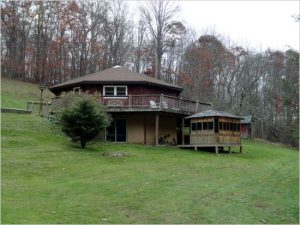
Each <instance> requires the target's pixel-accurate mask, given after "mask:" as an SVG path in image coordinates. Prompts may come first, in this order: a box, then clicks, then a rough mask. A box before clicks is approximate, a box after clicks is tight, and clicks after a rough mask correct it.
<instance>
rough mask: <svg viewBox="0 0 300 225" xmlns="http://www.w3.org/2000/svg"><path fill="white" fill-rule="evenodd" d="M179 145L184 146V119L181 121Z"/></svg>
mask: <svg viewBox="0 0 300 225" xmlns="http://www.w3.org/2000/svg"><path fill="white" fill-rule="evenodd" d="M181 144H182V145H184V118H182V119H181Z"/></svg>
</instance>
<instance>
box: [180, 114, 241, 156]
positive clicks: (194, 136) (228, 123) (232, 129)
mask: <svg viewBox="0 0 300 225" xmlns="http://www.w3.org/2000/svg"><path fill="white" fill-rule="evenodd" d="M185 119H188V120H190V146H193V147H194V148H195V150H197V148H198V147H215V151H216V153H218V149H219V148H222V149H223V148H224V147H228V148H229V151H230V147H231V146H238V147H240V152H242V145H241V132H240V129H241V117H239V116H235V115H233V114H231V113H227V112H222V111H215V110H208V111H205V112H200V113H196V114H194V115H191V116H188V117H186V118H185Z"/></svg>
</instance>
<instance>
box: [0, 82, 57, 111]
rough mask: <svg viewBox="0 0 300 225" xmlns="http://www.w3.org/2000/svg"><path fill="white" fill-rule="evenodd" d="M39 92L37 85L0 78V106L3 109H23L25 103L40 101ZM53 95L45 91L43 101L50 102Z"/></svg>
mask: <svg viewBox="0 0 300 225" xmlns="http://www.w3.org/2000/svg"><path fill="white" fill-rule="evenodd" d="M40 94H41V91H40V90H39V85H38V84H32V83H26V82H22V81H17V80H10V79H7V78H3V77H2V78H1V106H2V107H5V108H17V109H25V108H26V104H27V101H37V102H39V101H40ZM53 96H54V95H53V94H52V93H51V92H50V91H49V90H48V89H46V90H45V91H44V92H43V99H44V101H50V99H51V97H53Z"/></svg>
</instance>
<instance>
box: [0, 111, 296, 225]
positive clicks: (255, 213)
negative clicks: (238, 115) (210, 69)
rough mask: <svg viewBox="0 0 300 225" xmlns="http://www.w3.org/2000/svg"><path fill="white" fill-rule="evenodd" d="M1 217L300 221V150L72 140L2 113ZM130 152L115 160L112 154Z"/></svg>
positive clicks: (41, 122)
mask: <svg viewBox="0 0 300 225" xmlns="http://www.w3.org/2000/svg"><path fill="white" fill-rule="evenodd" d="M1 144H2V153H1V155H2V180H1V185H2V196H1V204H2V205H1V218H2V221H1V222H2V223H8V224H11V223H22V224H26V223H36V224H46V223H55V224H57V223H65V224H70V223H73V224H74V223H76V224H82V223H221V224H222V223H239V224H242V223H255V224H258V223H269V224H272V223H282V224H289V223H294V224H296V223H298V222H299V214H298V213H299V204H298V199H299V192H298V191H299V183H298V182H299V179H298V171H299V165H298V152H297V151H294V150H291V149H287V148H284V147H282V146H278V145H274V144H268V143H265V142H262V141H245V142H244V143H243V144H244V153H243V154H239V153H235V154H219V155H215V154H212V153H209V152H201V151H199V152H195V151H192V150H182V149H179V148H175V147H154V146H146V145H129V144H118V145H116V144H110V143H97V142H95V143H93V144H92V145H88V146H87V149H86V150H82V149H80V148H79V145H76V144H72V143H71V142H70V141H69V140H68V139H67V138H65V137H64V136H63V135H62V134H61V133H60V132H59V129H58V128H56V127H54V126H53V125H52V124H51V123H49V122H48V121H47V120H45V119H42V118H40V117H36V116H32V115H15V114H9V113H2V143H1ZM116 151H121V152H124V153H127V154H128V156H127V157H123V158H110V157H105V156H103V153H104V152H116Z"/></svg>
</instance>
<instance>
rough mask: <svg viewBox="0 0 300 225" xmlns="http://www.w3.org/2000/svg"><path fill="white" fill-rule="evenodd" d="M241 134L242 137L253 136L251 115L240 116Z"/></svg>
mask: <svg viewBox="0 0 300 225" xmlns="http://www.w3.org/2000/svg"><path fill="white" fill-rule="evenodd" d="M241 117H242V120H241V136H242V138H253V130H252V120H253V119H252V116H251V115H248V116H241Z"/></svg>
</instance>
